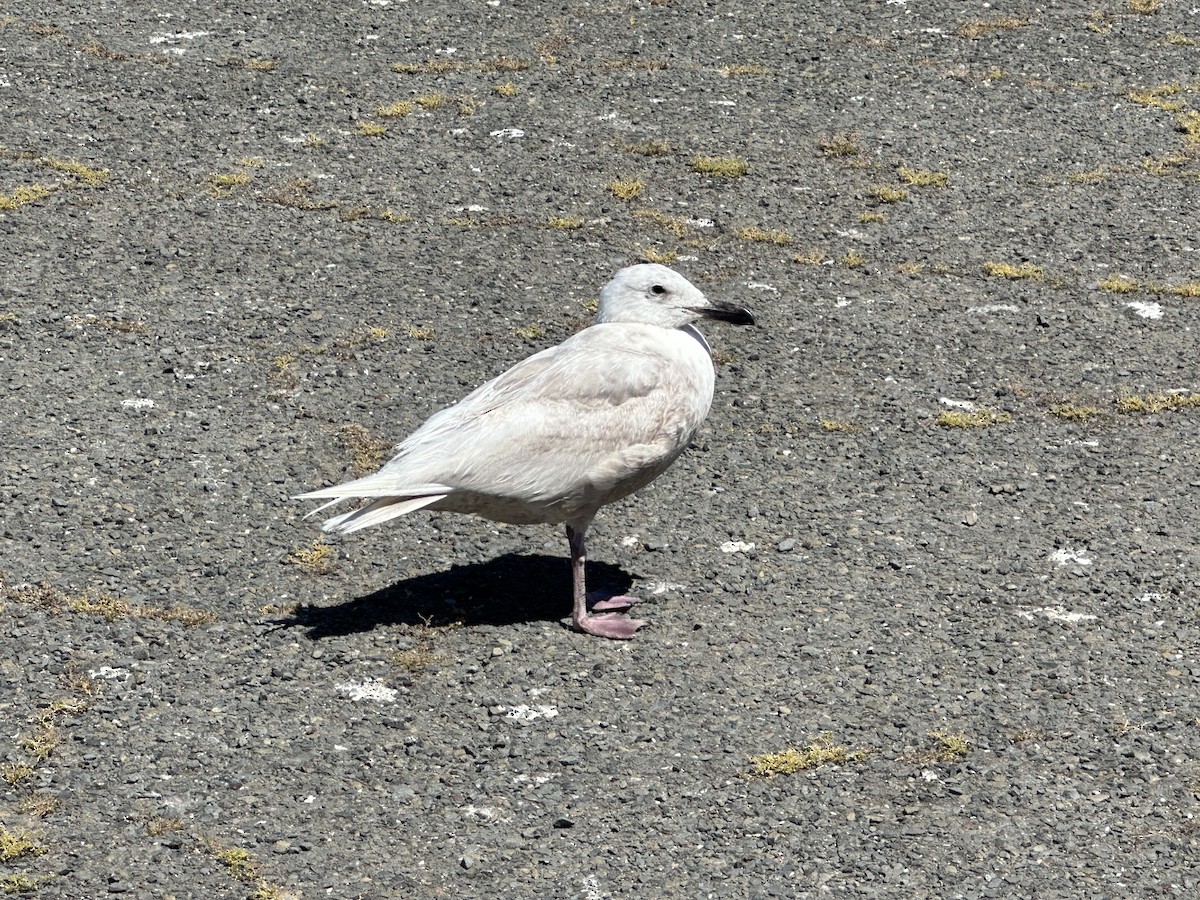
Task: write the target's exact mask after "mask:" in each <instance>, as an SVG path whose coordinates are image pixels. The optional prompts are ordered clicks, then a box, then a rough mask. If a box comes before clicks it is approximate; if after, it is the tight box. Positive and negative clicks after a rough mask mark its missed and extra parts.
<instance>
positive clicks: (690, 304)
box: [596, 263, 754, 328]
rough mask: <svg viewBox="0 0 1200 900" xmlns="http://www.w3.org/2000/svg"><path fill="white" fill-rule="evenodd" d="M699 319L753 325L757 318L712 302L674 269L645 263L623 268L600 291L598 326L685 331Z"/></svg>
mask: <svg viewBox="0 0 1200 900" xmlns="http://www.w3.org/2000/svg"><path fill="white" fill-rule="evenodd" d="M699 319H718V320H720V321H722V322H731V323H732V324H734V325H753V324H754V316H752V315H751V314H750V312H749V311H748V310H746V309H743V308H742V307H740V306H734V305H733V304H731V303H720V302H714V301H712V300H709V299H708V298H707V297H705V296H704V294H703V293H702V292H701V291H700V289H699V288H698V287H696V286H695V285H694V284H692V283H691V282H690V281H688V280H687V279H686V278H684V277H683V276H682V275H680V274H679V273H678V272H676V271H674V270H673V269H668V268H667V267H666V266H660V265H658V264H657V263H643V264H641V265H637V266H629V267H628V268H625V269H621V271H619V272H617V274H616V275H614V276H613V279H612V281H610V282H609V283H608V284H606V285H605V286H604V289H603V290H602V291H600V308H599V309H598V310H597V312H596V323H597V324H603V323H605V322H629V323H638V324H642V325H658V326H660V327H661V328H682V327H683V326H685V325H690V324H691V323H692V322H695V321H698V320H699Z"/></svg>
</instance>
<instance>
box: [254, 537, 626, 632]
mask: <svg viewBox="0 0 1200 900" xmlns="http://www.w3.org/2000/svg"><path fill="white" fill-rule="evenodd" d="M587 576H588V589H589V591H593V590H605V591H611V592H613V593H617V594H620V593H625V592H626V591H628V590H629V587H630V585H632V584H633V578H634V576H631V575H630V574H629V573H627V572H625V571H624V570H623V569H621V568H620V567H618V566H613V565H609V564H608V563H603V562H591V561H589V562H588V564H587ZM570 613H571V564H570V561H569V560H567V559H565V558H564V557H561V556H542V555H533V556H524V555H519V554H515V553H507V554H505V555H504V556H500V557H497V558H496V559H493V560H489V561H487V562H482V563H471V564H470V565H465V566H454V567H453V568H451V569H449V570H447V571H445V572H435V573H433V574H430V575H420V576H418V577H416V578H408V579H405V580H404V581H398V582H396V583H395V584H393V585H391V586H389V587H386V588H383V589H382V590H378V591H375V592H374V593H372V594H367V595H366V596H363V597H358V598H356V599H354V600H347V601H346V602H345V603H341V604H338V605H337V606H300V607H297V609H296V611H295V612H293V613H292V614H291V616H289V617H288V618H285V619H281V620H279V622H278V624H279V626H280V627H285V628H291V627H301V628H307V629H308V634H307V637H309V638H310V639H311V640H314V641H316V640H321V639H322V638H327V637H337V636H341V635H347V634H357V633H361V632H366V631H370V630H371V629H373V628H375V627H377V626H379V625H412V626H417V625H428V626H431V627H437V626H443V625H449V624H451V623H454V622H461V623H462V624H463V625H466V626H470V625H511V624H513V623H516V622H539V621H553V620H558V619H564V618H566V617H567V616H569V615H570Z"/></svg>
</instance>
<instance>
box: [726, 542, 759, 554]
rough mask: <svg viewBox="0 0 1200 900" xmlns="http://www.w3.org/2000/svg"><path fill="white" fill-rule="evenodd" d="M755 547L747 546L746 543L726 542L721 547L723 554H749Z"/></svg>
mask: <svg viewBox="0 0 1200 900" xmlns="http://www.w3.org/2000/svg"><path fill="white" fill-rule="evenodd" d="M754 547H755V545H754V544H747V543H746V542H745V541H726V542H725V543H723V544H722V545H721V552H722V553H749V552H750V551H751V550H753V549H754Z"/></svg>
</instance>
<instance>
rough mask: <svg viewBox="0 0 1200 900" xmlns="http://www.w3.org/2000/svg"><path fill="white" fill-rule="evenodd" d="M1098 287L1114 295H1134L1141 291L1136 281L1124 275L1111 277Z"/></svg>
mask: <svg viewBox="0 0 1200 900" xmlns="http://www.w3.org/2000/svg"><path fill="white" fill-rule="evenodd" d="M1097 287H1099V288H1100V290H1102V291H1108V292H1109V293H1112V294H1132V293H1134V292H1135V291H1138V290H1140V289H1141V287H1140V285H1139V284H1138V283H1137V282H1136V281H1134V280H1133V279H1132V278H1126V277H1125V276H1124V275H1109V276H1108V277H1107V278H1105V279H1104V280H1103V281H1101V282H1100V283H1099V284H1098V285H1097Z"/></svg>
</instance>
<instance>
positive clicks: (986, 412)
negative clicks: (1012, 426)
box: [934, 407, 1012, 428]
mask: <svg viewBox="0 0 1200 900" xmlns="http://www.w3.org/2000/svg"><path fill="white" fill-rule="evenodd" d="M1011 421H1012V415H1010V414H1009V413H1006V412H995V411H994V410H990V409H984V408H982V407H980V408H979V409H973V410H965V409H948V410H946V411H945V412H943V413H940V414H939V415H938V417H937V418H936V419H935V420H934V423H935V424H937V425H940V426H942V427H943V428H988V427H989V426H992V425H1003V424H1004V423H1006V422H1011Z"/></svg>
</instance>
